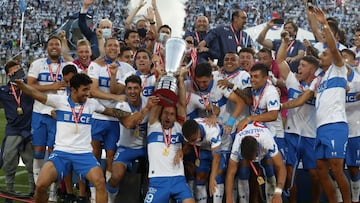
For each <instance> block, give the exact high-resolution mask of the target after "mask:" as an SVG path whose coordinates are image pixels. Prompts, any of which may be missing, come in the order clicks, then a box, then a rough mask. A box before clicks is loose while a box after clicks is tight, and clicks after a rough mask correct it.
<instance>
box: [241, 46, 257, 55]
mask: <svg viewBox="0 0 360 203" xmlns="http://www.w3.org/2000/svg"><path fill="white" fill-rule="evenodd" d="M243 52H246V53H249V54H251V55H253V56H255V51H254V49H252V48H250V47H244V48H242V49H240V51H239V55H240V53H243Z"/></svg>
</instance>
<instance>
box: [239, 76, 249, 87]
mask: <svg viewBox="0 0 360 203" xmlns="http://www.w3.org/2000/svg"><path fill="white" fill-rule="evenodd" d="M249 81H250V77H248V78H247V79H246V80H245V79H243V80H242V81H241V82H242V84H243V85H247V84H249Z"/></svg>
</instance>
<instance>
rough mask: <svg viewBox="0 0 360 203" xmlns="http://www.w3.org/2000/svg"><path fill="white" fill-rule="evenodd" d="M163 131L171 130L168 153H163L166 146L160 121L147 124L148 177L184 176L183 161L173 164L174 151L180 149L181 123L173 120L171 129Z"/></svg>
mask: <svg viewBox="0 0 360 203" xmlns="http://www.w3.org/2000/svg"><path fill="white" fill-rule="evenodd" d="M164 131H165V134H167V135H169V133H170V132H171V139H170V145H169V147H168V149H169V154H168V155H164V154H163V152H164V150H165V149H166V148H167V146H166V144H165V141H164V134H163V131H162V126H161V123H160V122H159V121H157V122H155V123H153V124H152V125H149V128H148V137H147V143H148V144H147V152H148V159H149V178H154V177H174V176H184V165H183V162H182V161H180V162H179V164H177V165H174V157H175V155H176V153H177V152H178V151H179V150H182V141H183V138H182V133H181V125H180V124H179V123H178V122H175V123H174V126H173V127H172V128H171V130H170V129H168V130H164Z"/></svg>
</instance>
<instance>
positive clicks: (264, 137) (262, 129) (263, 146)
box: [230, 122, 279, 162]
mask: <svg viewBox="0 0 360 203" xmlns="http://www.w3.org/2000/svg"><path fill="white" fill-rule="evenodd" d="M246 136H252V137H254V138H255V139H256V141H257V142H258V143H259V152H258V156H257V161H259V160H261V159H263V158H264V157H265V155H267V154H269V155H270V156H271V157H274V156H275V155H276V154H277V153H278V152H279V150H278V147H277V144H276V143H275V140H274V135H273V134H272V133H271V131H270V130H269V129H268V128H267V127H266V126H265V125H263V124H262V123H260V122H251V123H249V124H248V125H247V126H246V127H245V128H244V129H242V130H241V131H240V132H238V133H237V134H236V136H235V141H234V143H233V146H232V150H231V155H230V159H231V160H233V161H235V162H239V161H240V159H242V157H241V151H240V150H241V149H240V146H241V141H242V139H244V137H246Z"/></svg>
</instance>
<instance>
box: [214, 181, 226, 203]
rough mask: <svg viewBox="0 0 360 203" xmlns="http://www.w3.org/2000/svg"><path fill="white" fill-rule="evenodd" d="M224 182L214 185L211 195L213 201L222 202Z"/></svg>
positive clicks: (215, 202)
mask: <svg viewBox="0 0 360 203" xmlns="http://www.w3.org/2000/svg"><path fill="white" fill-rule="evenodd" d="M224 188H225V186H224V183H220V184H217V185H216V190H215V193H214V195H213V203H222V199H223V197H224V191H225V189H224Z"/></svg>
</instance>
